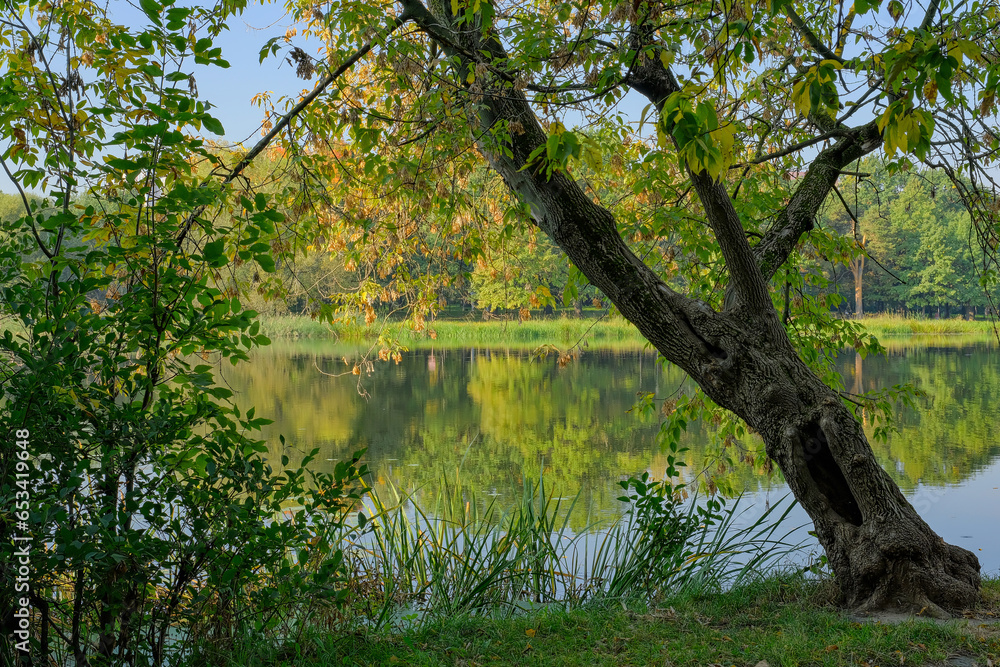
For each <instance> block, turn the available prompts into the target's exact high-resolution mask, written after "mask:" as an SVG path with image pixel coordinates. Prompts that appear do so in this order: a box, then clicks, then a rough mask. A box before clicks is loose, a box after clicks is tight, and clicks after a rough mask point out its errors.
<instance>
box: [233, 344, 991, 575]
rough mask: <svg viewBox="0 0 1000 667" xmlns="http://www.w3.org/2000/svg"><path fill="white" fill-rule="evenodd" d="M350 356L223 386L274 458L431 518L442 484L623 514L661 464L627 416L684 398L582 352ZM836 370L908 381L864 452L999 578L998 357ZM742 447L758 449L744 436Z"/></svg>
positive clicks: (656, 370) (255, 372)
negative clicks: (301, 459)
mask: <svg viewBox="0 0 1000 667" xmlns="http://www.w3.org/2000/svg"><path fill="white" fill-rule="evenodd" d="M350 354H351V353H350V352H349V351H345V350H341V349H338V348H336V347H335V346H333V345H332V344H329V343H317V342H307V343H290V342H283V343H275V344H274V345H272V346H270V347H269V348H265V349H263V350H260V351H258V352H257V353H256V355H255V357H254V359H253V360H252V361H251V362H250V363H247V364H242V365H239V366H237V367H235V368H232V367H229V368H227V369H225V370H224V371H223V373H224V377H225V380H226V382H227V383H228V385H229V386H230V387H231V388H232V389H233V390H234V391H235V392H236V394H237V401H238V403H239V404H241V405H243V406H246V407H249V406H251V405H252V406H254V407H256V410H257V416H260V417H266V418H268V419H272V420H274V424H272V425H271V426H269V427H268V429H267V431H266V432H265V437H266V438H267V440H268V442H269V446H270V447H271V450H272V455H273V458H274V460H278V458H280V455H281V454H282V453H287V454H289V455H290V457H291V458H292V460H293V461H294V460H295V459H296V454H297V453H298V452H302V453H304V452H307V451H309V450H311V449H312V448H314V447H317V448H319V449H320V455H319V457H318V460H317V461H316V462H315V464H314V465H315V466H317V467H319V468H323V469H327V470H331V471H332V467H333V465H334V463H335V462H336V461H337V460H340V459H342V458H344V457H345V456H348V455H349V454H350V453H351V452H353V451H354V450H357V449H360V448H362V447H366V448H367V450H368V452H367V456H366V461H367V462H368V464H369V467H370V468H371V469H372V471H373V473H374V475H373V477H374V480H373V481H374V483H375V486H376V488H380V487H381V488H384V487H385V486H387V485H389V484H392V485H394V486H395V487H397V488H399V489H401V490H403V491H407V492H411V493H413V494H414V497H416V498H417V499H418V502H420V504H421V505H422V506H423V507H434V503H435V500H436V498H437V496H438V495H439V494H440V493H442V491H441V490H442V488H443V487H444V481H443V480H448V484H455V483H459V482H460V483H461V484H462V486H463V488H464V489H467V490H472V491H473V492H474V493H473V495H474V496H475V499H476V501H478V502H481V503H484V504H485V503H488V502H490V501H491V499H496V500H497V502H501V503H502V502H504V500H505V499H513V498H514V497H519V496H520V494H521V485H522V483H523V482H524V481H525V480H537V479H538V477H539V474H543V475H544V480H545V485H546V487H547V489H549V490H554V491H555V493H556V495H560V496H564V497H574V496H577V494H579V497H578V500H577V503H578V504H579V503H584V506H585V507H587V508H588V510H589V514H590V516H591V517H593V516H595V514H600V513H606V514H608V515H612V514H614V513H618V512H620V511H621V509H622V503H620V502H619V501H618V500H617V497H618V496H619V495H620V492H621V489H620V488H619V487H618V485H617V482H618V481H619V480H622V479H625V478H627V477H629V476H630V475H633V474H638V473H641V472H643V471H649V472H650V473H651V474H652V475H662V474H663V471H664V469H665V467H666V456H665V455H664V454H663V453H662V452H660V451H659V450H658V447H657V445H656V444H655V442H654V437H655V434H656V432H657V430H658V419H659V416H658V415H654V416H645V417H643V416H641V415H640V414H638V412H636V411H632V412H630V410H629V409H630V407H631V406H632V405H633V403H634V402H635V400H636V398H637V395H638V394H639V393H640V392H654V394H655V395H656V396H657V397H658V398H666V397H668V396H670V395H671V394H674V393H675V392H678V391H687V390H690V388H691V386H692V385H691V381H690V380H687V381H686V382H685V379H684V375H683V374H682V373H680V372H679V371H678V370H677V369H675V368H672V367H669V366H668V367H663V366H661V365H660V364H658V363H657V362H656V356H655V355H654V354H652V353H649V352H643V351H640V350H635V351H619V350H588V351H586V352H585V353H584V354H582V355H581V356H580V357H579V358H578V359H577V360H575V361H572V362H571V363H569V364H566V365H564V366H560V364H559V363H558V360H557V359H556V358H555V357H553V356H550V357H548V358H544V359H538V358H534V359H533V358H532V356H531V354H530V353H529V352H526V351H518V350H496V349H493V350H488V349H426V350H417V351H413V352H409V353H406V354H404V356H403V359H402V362H401V363H399V364H394V363H392V362H388V363H386V362H376V363H374V364H373V365H372V366H370V367H368V368H366V369H365V372H363V373H362V374H361V375H360V376H356V375H352V374H351V372H350V371H351V368H352V366H353V361H350V360H348V363H345V356H349V355H350ZM838 363H840V364H841V365H842V368H841V372H842V373H843V376H844V382H845V385H846V387H847V389H848V390H850V391H860V390H868V389H873V388H886V387H890V386H892V385H896V384H900V383H904V382H909V383H912V384H914V385H915V386H916V387H917V388H918V389H920V390H921V391H923V392H924V393H925V395H924V396H921V397H918V398H917V400H916V405H915V407H914V409H908V408H907V409H904V410H902V412H901V413H900V415H899V432H898V433H895V434H893V435H891V436H890V437H889V439H888V441H886V442H879V441H875V440H873V439H872V438H871V429H872V427H871V425H868V426H867V429H868V432H869V439H870V440H871V441H872V446H873V449H874V450H875V454H876V456H877V457H878V459H879V461H880V463H881V464H882V465H883V466H884V467H885V468H886V470H888V471H889V473H890V475H892V477H893V478H894V479H895V480H896V482H897V483H898V484H899V485H900V487H901V488H902V489H903V491H904V493H905V494H906V495H907V497H908V498H909V499H910V501H911V502H912V503H913V505H914V506H915V507H916V509H917V511H918V512H919V513H920V514H921V515H922V516H923V517H924V518H925V519H926V520H927V521H928V522H929V523H930V525H931V527H932V528H934V529H935V530H936V531H937V532H938V533H939V534H940V535H941V536H942V537H944V538H945V540H947V541H949V542H951V543H953V544H958V545H961V546H964V547H965V548H967V549H970V550H972V551H973V552H975V553H976V554H977V555H978V556H979V557H980V561H981V562H982V565H983V571H984V572H994V573H995V572H997V571H998V570H1000V531H997V529H996V527H997V526H998V525H1000V490H998V487H1000V438H998V437H997V435H996V434H997V423H996V422H997V417H998V408H1000V351H998V349H997V348H996V346H995V345H991V344H990V343H989V342H966V343H962V342H959V341H947V342H945V343H941V342H940V341H931V342H927V341H924V342H921V341H918V340H914V339H910V340H908V341H906V342H903V343H895V344H893V345H891V346H890V351H889V353H888V354H887V355H885V356H882V357H878V358H872V357H869V358H868V359H866V360H861V359H860V358H859V357H857V356H856V355H854V354H853V353H851V354H849V355H843V356H842V357H840V358H839V359H838ZM279 433H280V434H283V435H284V436H285V438H286V442H287V444H286V447H285V450H284V451H281V445H280V444H279V443H278V437H277V436H278V434H279ZM682 444H683V446H686V447H688V448H689V450H688V451H687V452H685V453H684V454H683V456H682V458H683V459H684V460H685V461H686V463H687V468H686V469H685V470H686V471H687V474H688V476H689V477H690V476H692V475H694V474H695V473H700V472H703V475H702V477H700V478H699V479H701V480H703V479H704V478H705V477H704V476H705V475H712V476H714V477H715V478H716V479H717V481H718V482H719V484H720V486H722V487H723V488H728V489H730V490H731V492H742V493H744V494H745V495H746V497H745V498H744V501H743V503H749V502H753V503H757V505H758V507H761V508H762V507H763V506H764V505H765V504H766V503H768V502H773V501H775V500H776V499H778V498H780V497H782V496H784V495H785V494H786V493H787V489H786V487H784V485H783V484H782V482H781V481H780V479H778V478H776V477H768V476H767V475H766V474H764V473H763V471H762V470H760V469H759V468H758V469H754V468H752V467H751V466H749V465H745V464H739V465H737V466H735V467H734V468H733V469H731V470H728V471H720V469H719V465H718V460H717V458H716V457H715V454H716V453H717V451H718V448H717V446H716V445H715V444H713V439H712V437H711V429H710V428H706V427H704V426H702V425H696V424H695V425H690V426H689V432H688V434H687V435H686V436H685V437H684V441H683V443H682ZM743 444H744V445H745V446H746V447H748V448H758V447H760V446H761V445H760V442H759V440H757V441H755V440H754V439H753V438H752V437H748V438H747V439H746V441H745V442H744V443H743ZM759 511H760V510H751V511H750V513H751V514H754V513H756V512H759ZM587 514H588V512H583V513H581V514H580V516H581V519H580V523H581V526H575V528H580V527H582V524H583V523H584V522H586V521H587V519H586V515H587ZM790 521H791V522H792V524H800V523H804V522H805V521H806V517H805V513H804V512H802V511H801V510H799V509H798V508H797V509H796V511H795V513H793V516H792V517H791V518H790ZM805 531H806V529H803V530H802V531H801V535H802V536H803V537H804V536H805ZM816 550H817V551H818V546H817V547H816Z"/></svg>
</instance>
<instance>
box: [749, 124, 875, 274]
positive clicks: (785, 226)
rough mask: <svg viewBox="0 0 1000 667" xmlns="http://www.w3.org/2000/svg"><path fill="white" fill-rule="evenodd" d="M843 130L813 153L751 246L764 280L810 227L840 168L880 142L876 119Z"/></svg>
mask: <svg viewBox="0 0 1000 667" xmlns="http://www.w3.org/2000/svg"><path fill="white" fill-rule="evenodd" d="M844 132H845V133H846V136H844V137H843V138H841V139H840V141H838V142H837V143H835V144H834V145H833V146H830V147H829V148H826V149H824V150H822V151H820V153H819V155H817V156H816V159H815V160H813V163H812V165H811V166H810V167H809V171H808V172H806V175H805V176H804V177H803V178H802V182H801V183H800V184H799V186H798V187H797V188H796V189H795V193H794V194H793V195H792V198H791V199H790V200H789V202H788V204H787V205H786V206H785V208H784V209H782V210H781V211H780V212H779V214H778V218H777V220H776V221H775V223H774V224H773V225H772V226H771V228H770V229H769V230H768V231H767V233H766V234H765V235H764V238H763V239H762V240H761V242H760V243H758V244H757V245H756V246H755V247H754V255H755V256H756V259H757V263H758V265H759V266H760V270H761V273H762V274H763V275H764V279H765V280H768V281H770V280H771V278H772V277H773V276H774V274H775V272H776V271H777V270H778V268H779V267H780V266H781V265H782V264H784V263H785V260H787V259H788V255H789V253H791V251H792V249H793V248H795V245H796V244H797V243H798V242H799V238H801V237H802V235H803V234H805V233H806V232H808V231H810V230H811V229H812V228H813V224H814V220H815V218H816V212H817V211H819V207H820V206H821V205H822V204H823V201H824V200H825V199H826V196H827V195H828V194H830V190H831V189H832V188H833V186H834V184H835V183H836V182H837V177H838V176H840V173H841V170H842V169H843V168H844V167H846V166H847V165H849V164H850V163H851V162H854V161H855V160H857V159H858V158H861V157H864V156H865V155H867V154H868V153H870V152H872V151H873V150H875V149H876V148H878V147H879V146H881V145H882V137H881V134H880V133H879V131H878V126H877V125H876V124H875V121H872V122H870V123H868V124H867V125H862V126H861V127H856V128H853V129H850V130H844Z"/></svg>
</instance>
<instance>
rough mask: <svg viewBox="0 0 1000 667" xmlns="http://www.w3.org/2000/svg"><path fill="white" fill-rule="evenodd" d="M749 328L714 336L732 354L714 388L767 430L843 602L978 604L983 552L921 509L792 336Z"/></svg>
mask: <svg viewBox="0 0 1000 667" xmlns="http://www.w3.org/2000/svg"><path fill="white" fill-rule="evenodd" d="M755 328H756V327H747V328H746V329H744V330H743V331H752V330H753V329H755ZM741 333H742V332H741ZM741 338H743V336H731V337H730V336H726V337H725V339H722V340H719V341H718V343H716V344H718V345H719V347H721V348H723V349H727V350H729V351H730V355H729V358H728V359H727V360H726V362H724V363H723V364H720V366H726V368H719V370H718V371H716V373H715V377H714V378H712V379H710V380H709V383H712V384H714V386H712V387H711V389H712V390H711V391H709V394H710V395H713V394H714V396H713V398H716V400H718V401H722V402H723V404H728V405H727V407H730V408H731V409H733V410H734V411H735V412H736V413H737V414H739V415H740V416H741V417H743V418H744V419H745V420H746V421H747V423H748V424H749V425H750V426H751V427H752V428H754V429H755V430H757V431H758V432H759V433H760V435H761V436H762V437H763V439H764V442H765V445H766V448H767V454H768V456H769V457H770V458H771V459H773V460H774V461H775V462H776V463H777V464H778V466H779V467H780V468H781V471H782V472H783V473H784V476H785V479H786V480H787V482H788V485H789V487H790V488H791V490H792V492H793V493H794V495H795V497H796V498H797V499H798V501H799V503H800V504H801V505H802V507H803V508H804V509H805V510H806V512H807V513H808V514H809V516H810V518H811V519H812V520H813V523H814V525H815V528H816V534H817V536H818V537H819V541H820V543H821V544H822V545H823V548H824V549H825V551H826V554H827V558H828V559H829V562H830V566H831V567H832V569H833V571H834V573H835V575H836V578H837V580H838V582H839V584H840V587H841V591H842V593H843V595H844V602H845V603H846V604H847V605H849V606H851V607H854V608H856V609H858V610H859V611H862V612H866V611H874V610H878V609H885V608H893V609H901V610H907V611H912V612H923V613H926V614H930V615H934V616H946V615H947V614H946V612H945V610H946V609H950V610H960V609H964V608H967V607H969V606H971V605H972V604H974V602H975V601H976V599H977V596H978V589H979V581H980V578H979V561H978V559H977V558H976V557H975V555H973V554H972V553H971V552H969V551H967V550H965V549H962V548H960V547H956V546H952V545H950V544H946V543H945V542H944V540H942V539H941V538H940V537H938V536H937V535H936V534H935V533H934V531H933V530H931V528H930V527H929V526H928V525H927V524H926V523H925V522H924V521H923V519H921V518H920V517H919V516H918V515H917V513H916V511H915V510H914V509H913V506H912V505H910V503H909V502H908V501H907V500H906V498H904V497H903V494H902V493H901V492H900V491H899V488H898V487H897V486H896V484H895V483H894V482H893V481H892V479H891V478H890V477H889V475H888V474H887V473H886V472H885V471H884V470H883V469H882V467H881V466H879V464H878V462H877V461H876V460H875V457H874V455H873V453H872V450H871V447H870V446H869V444H868V441H867V439H866V437H865V434H864V431H863V430H862V428H861V425H860V424H859V423H858V420H857V419H856V418H855V417H854V415H853V414H852V413H851V411H850V410H848V409H847V407H845V405H844V404H843V403H842V401H841V400H840V398H839V396H838V395H837V394H836V393H835V392H834V391H833V390H831V389H830V388H829V387H827V386H826V385H825V384H824V383H823V382H821V381H820V380H819V378H818V377H816V375H815V374H814V373H813V372H812V371H811V370H809V368H808V367H806V365H805V364H804V363H803V362H802V361H801V360H800V359H799V357H798V356H797V355H796V354H795V352H794V350H792V348H791V346H790V345H788V344H786V343H785V342H784V341H774V343H773V344H769V345H764V346H761V345H760V344H759V342H758V341H753V340H745V339H742V340H741ZM696 379H697V378H696ZM703 386H704V385H703Z"/></svg>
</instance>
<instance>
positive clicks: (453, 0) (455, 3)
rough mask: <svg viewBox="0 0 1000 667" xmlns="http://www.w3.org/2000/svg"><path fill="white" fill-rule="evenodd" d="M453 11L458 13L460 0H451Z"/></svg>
mask: <svg viewBox="0 0 1000 667" xmlns="http://www.w3.org/2000/svg"><path fill="white" fill-rule="evenodd" d="M451 13H452V14H458V0H451Z"/></svg>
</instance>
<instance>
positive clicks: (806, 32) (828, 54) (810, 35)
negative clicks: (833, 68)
mask: <svg viewBox="0 0 1000 667" xmlns="http://www.w3.org/2000/svg"><path fill="white" fill-rule="evenodd" d="M939 1H940V0H939ZM785 15H786V16H788V18H789V19H790V20H791V21H792V25H794V26H795V27H796V28H797V29H798V31H799V32H801V33H802V36H803V37H805V38H806V41H807V42H809V46H811V47H813V50H814V51H816V53H818V54H819V55H821V56H823V58H825V59H826V60H836V61H837V62H838V63H841V64H843V62H844V59H843V58H841V57H840V56H838V55H837V54H836V53H834V52H833V51H832V50H830V47H829V46H827V45H826V44H824V43H823V42H822V41H821V40H820V38H819V37H817V36H816V33H814V32H813V31H812V29H810V28H809V26H807V25H806V22H805V21H803V20H802V17H801V16H799V15H798V14H796V13H795V10H794V9H792V6H791V5H785Z"/></svg>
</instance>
